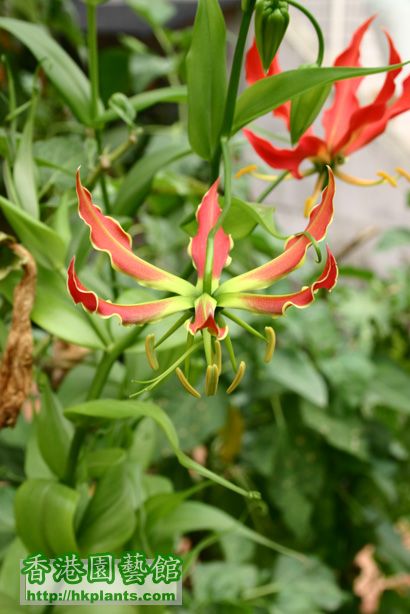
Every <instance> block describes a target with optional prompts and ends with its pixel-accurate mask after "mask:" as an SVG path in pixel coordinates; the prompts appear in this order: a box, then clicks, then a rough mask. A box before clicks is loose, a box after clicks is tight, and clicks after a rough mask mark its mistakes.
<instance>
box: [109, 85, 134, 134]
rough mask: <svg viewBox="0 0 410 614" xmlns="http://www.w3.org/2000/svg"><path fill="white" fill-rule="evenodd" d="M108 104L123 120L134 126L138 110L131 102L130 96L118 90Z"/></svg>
mask: <svg viewBox="0 0 410 614" xmlns="http://www.w3.org/2000/svg"><path fill="white" fill-rule="evenodd" d="M108 106H109V107H110V109H112V110H113V111H114V112H115V113H116V115H118V117H119V118H121V119H122V121H123V122H125V123H126V124H127V126H130V127H131V128H132V127H133V126H134V120H135V117H136V115H137V112H136V110H135V109H134V107H133V106H132V104H131V103H130V100H129V98H127V96H125V95H124V94H122V93H121V92H116V93H115V94H113V95H112V96H111V98H110V99H109V101H108Z"/></svg>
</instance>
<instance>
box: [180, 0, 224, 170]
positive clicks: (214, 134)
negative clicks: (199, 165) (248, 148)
mask: <svg viewBox="0 0 410 614" xmlns="http://www.w3.org/2000/svg"><path fill="white" fill-rule="evenodd" d="M187 83H188V135H189V142H190V143H191V146H192V149H193V150H194V151H195V153H197V154H198V155H199V156H201V158H204V159H205V160H211V159H212V157H213V155H214V153H215V151H216V149H217V147H218V145H219V138H220V135H221V130H222V122H223V118H224V110H225V98H226V28H225V20H224V17H223V14H222V11H221V7H220V6H219V2H218V0H199V2H198V9H197V13H196V17H195V23H194V31H193V35H192V44H191V48H190V50H189V53H188V56H187Z"/></svg>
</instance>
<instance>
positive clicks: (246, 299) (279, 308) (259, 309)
mask: <svg viewBox="0 0 410 614" xmlns="http://www.w3.org/2000/svg"><path fill="white" fill-rule="evenodd" d="M327 254H328V257H327V261H326V265H325V268H324V270H323V272H322V274H321V276H320V277H319V278H318V279H317V280H316V281H315V282H314V283H313V284H312V285H311V286H308V287H306V288H303V289H302V290H300V291H299V292H294V293H292V294H283V295H277V296H274V295H264V294H242V293H238V294H225V295H224V296H221V297H220V299H219V300H218V305H219V306H221V307H230V308H236V309H244V310H246V311H253V312H256V313H263V314H271V315H273V316H280V315H283V314H284V313H285V311H286V309H287V308H288V307H290V306H291V305H294V306H295V307H300V308H302V307H307V306H308V305H310V303H311V302H312V301H314V298H315V294H316V292H317V291H318V290H319V289H320V288H325V289H326V290H329V291H331V290H332V289H333V288H334V287H335V285H336V282H337V273H338V271H337V264H336V260H335V258H334V256H333V254H332V252H331V251H330V249H329V248H327Z"/></svg>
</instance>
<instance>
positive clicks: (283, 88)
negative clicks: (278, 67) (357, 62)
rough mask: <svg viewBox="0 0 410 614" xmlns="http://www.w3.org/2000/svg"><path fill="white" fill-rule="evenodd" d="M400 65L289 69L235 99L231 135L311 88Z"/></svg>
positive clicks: (263, 80)
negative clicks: (236, 100)
mask: <svg viewBox="0 0 410 614" xmlns="http://www.w3.org/2000/svg"><path fill="white" fill-rule="evenodd" d="M400 67H401V65H400V64H399V65H393V66H387V67H385V66H382V67H377V68H355V67H348V66H335V67H332V66H330V67H325V68H319V67H314V68H304V69H303V70H299V69H295V70H288V71H286V72H283V73H280V74H278V75H272V76H271V77H266V79H261V80H260V81H257V82H256V83H254V84H253V85H251V86H250V87H248V88H247V89H246V90H245V91H244V92H243V93H242V94H241V95H240V96H239V98H238V102H237V105H236V110H235V119H234V125H233V128H232V134H235V133H236V132H237V131H238V130H240V129H241V128H243V127H244V126H246V125H247V124H249V123H250V122H251V121H253V120H254V119H257V118H258V117H260V116H261V115H265V113H269V111H272V109H275V108H276V107H279V106H281V105H283V104H284V103H285V102H286V101H287V100H290V99H292V98H294V97H295V96H298V95H299V94H303V93H304V92H307V91H308V90H310V89H311V88H312V87H322V86H323V87H324V86H325V85H327V84H328V83H334V82H336V81H342V80H345V79H352V78H355V77H364V76H366V75H375V74H377V73H382V72H387V71H389V70H396V69H397V68H400Z"/></svg>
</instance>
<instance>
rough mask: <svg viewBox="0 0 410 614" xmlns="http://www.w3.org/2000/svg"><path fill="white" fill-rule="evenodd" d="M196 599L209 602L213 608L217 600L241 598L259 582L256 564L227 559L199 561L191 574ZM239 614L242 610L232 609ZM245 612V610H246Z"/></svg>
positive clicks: (202, 602)
mask: <svg viewBox="0 0 410 614" xmlns="http://www.w3.org/2000/svg"><path fill="white" fill-rule="evenodd" d="M191 579H192V583H193V589H194V595H195V600H196V601H198V602H199V603H201V605H202V604H204V603H208V604H209V605H210V606H211V608H212V605H214V604H215V603H216V602H219V601H221V602H226V601H233V600H234V599H240V597H241V596H242V594H243V592H245V591H247V590H249V589H252V588H254V587H255V586H256V584H257V582H258V570H257V567H256V566H255V565H249V564H248V565H238V563H237V562H236V563H233V562H232V563H229V562H227V561H211V562H206V563H197V564H196V565H195V566H194V568H193V570H192V575H191ZM231 612H237V614H239V613H240V612H242V610H236V609H235V610H231ZM244 612H245V610H244Z"/></svg>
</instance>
